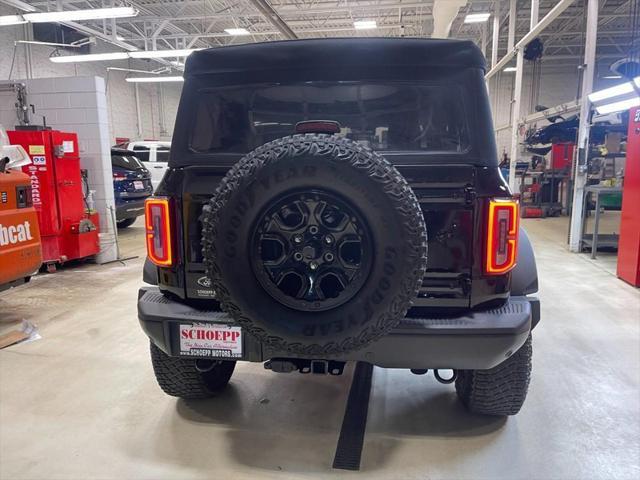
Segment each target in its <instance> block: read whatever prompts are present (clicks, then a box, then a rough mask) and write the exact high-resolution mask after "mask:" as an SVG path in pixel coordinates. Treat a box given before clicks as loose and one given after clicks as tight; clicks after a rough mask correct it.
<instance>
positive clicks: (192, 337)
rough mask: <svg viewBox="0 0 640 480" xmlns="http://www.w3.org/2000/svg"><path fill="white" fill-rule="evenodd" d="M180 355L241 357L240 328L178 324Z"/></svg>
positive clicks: (204, 324)
mask: <svg viewBox="0 0 640 480" xmlns="http://www.w3.org/2000/svg"><path fill="white" fill-rule="evenodd" d="M180 355H185V356H194V357H212V358H221V357H226V358H242V329H241V328H240V327H232V326H229V325H219V324H215V323H214V324H210V323H196V324H187V325H182V324H181V325H180Z"/></svg>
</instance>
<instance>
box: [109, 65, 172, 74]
mask: <svg viewBox="0 0 640 480" xmlns="http://www.w3.org/2000/svg"><path fill="white" fill-rule="evenodd" d="M107 70H116V71H118V72H133V73H150V74H151V75H159V74H161V73H165V72H166V70H164V69H162V70H161V71H157V72H156V71H154V70H151V71H149V70H137V69H135V68H121V67H107ZM167 70H171V69H170V68H168V67H167Z"/></svg>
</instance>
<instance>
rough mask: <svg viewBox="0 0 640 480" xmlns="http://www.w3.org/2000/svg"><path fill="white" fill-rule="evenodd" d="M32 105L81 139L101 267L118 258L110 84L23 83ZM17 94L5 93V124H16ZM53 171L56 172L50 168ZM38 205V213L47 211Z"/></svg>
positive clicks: (84, 80) (0, 101)
mask: <svg viewBox="0 0 640 480" xmlns="http://www.w3.org/2000/svg"><path fill="white" fill-rule="evenodd" d="M22 81H23V82H24V83H25V85H26V88H27V90H28V92H29V101H30V102H31V103H33V105H34V106H35V107H36V108H37V109H38V111H40V112H41V113H42V114H43V115H45V116H46V117H47V124H48V125H51V126H52V127H53V128H55V129H58V130H62V131H66V132H75V133H77V134H78V150H79V151H78V152H77V153H78V154H79V156H80V167H81V168H83V169H86V170H87V171H88V174H89V178H88V182H89V189H90V190H93V191H94V192H95V196H94V200H95V206H96V210H97V211H98V213H99V214H100V253H99V254H98V255H97V256H96V261H97V262H98V263H103V262H109V261H112V260H115V259H116V258H117V248H116V230H117V229H116V226H115V224H114V221H113V212H115V204H114V194H113V176H112V169H111V155H110V151H111V143H112V142H111V141H110V139H109V137H108V134H109V124H108V115H107V98H106V95H105V84H104V80H103V79H102V78H101V77H96V76H87V77H54V78H36V79H28V80H22ZM14 103H15V94H14V93H13V92H11V91H6V92H0V124H3V125H9V124H11V122H12V120H14V119H15V115H16V113H15V107H14V106H13V104H14ZM49 168H51V167H49ZM45 207H46V205H43V206H42V207H39V206H37V207H36V208H45Z"/></svg>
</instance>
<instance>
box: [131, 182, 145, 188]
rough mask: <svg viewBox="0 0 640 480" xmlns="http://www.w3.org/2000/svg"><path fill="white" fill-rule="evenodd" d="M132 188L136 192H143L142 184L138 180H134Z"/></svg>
mask: <svg viewBox="0 0 640 480" xmlns="http://www.w3.org/2000/svg"><path fill="white" fill-rule="evenodd" d="M133 188H135V189H136V190H144V183H142V182H141V181H140V180H136V181H134V182H133Z"/></svg>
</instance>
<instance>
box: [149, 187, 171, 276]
mask: <svg viewBox="0 0 640 480" xmlns="http://www.w3.org/2000/svg"><path fill="white" fill-rule="evenodd" d="M144 215H145V226H146V230H147V255H148V256H149V259H150V260H151V261H152V262H153V263H155V264H156V265H158V266H159V267H170V266H171V265H172V264H173V241H172V239H173V235H172V232H171V202H170V201H169V199H168V198H162V197H154V198H149V199H147V201H146V202H145V204H144Z"/></svg>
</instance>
